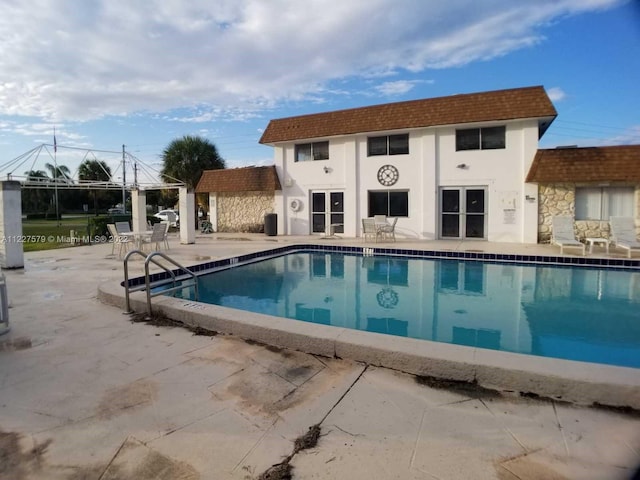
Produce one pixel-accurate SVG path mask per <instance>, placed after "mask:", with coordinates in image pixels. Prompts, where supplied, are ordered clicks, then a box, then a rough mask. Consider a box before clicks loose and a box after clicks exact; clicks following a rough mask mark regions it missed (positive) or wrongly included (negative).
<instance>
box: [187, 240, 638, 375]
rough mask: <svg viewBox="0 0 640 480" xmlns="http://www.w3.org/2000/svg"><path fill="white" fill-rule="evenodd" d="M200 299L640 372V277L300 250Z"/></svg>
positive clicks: (205, 288)
mask: <svg viewBox="0 0 640 480" xmlns="http://www.w3.org/2000/svg"><path fill="white" fill-rule="evenodd" d="M198 289H199V296H200V298H199V300H200V301H202V302H206V303H212V304H216V305H222V306H226V307H231V308H236V309H241V310H248V311H252V312H258V313H263V314H268V315H274V316H278V317H285V318H291V319H296V320H301V321H305V322H313V323H319V324H324V325H332V326H337V327H345V328H351V329H358V330H366V331H369V332H376V333H381V334H387V335H399V336H404V337H411V338H418V339H424V340H432V341H437V342H446V343H452V344H459V345H467V346H472V347H480V348H489V349H494V350H502V351H508V352H517V353H524V354H531V355H540V356H545V357H556V358H564V359H570V360H579V361H587V362H595V363H604V364H613V365H620V366H627V367H635V368H640V272H638V271H633V270H626V271H624V270H614V269H596V268H586V267H578V268H571V267H558V266H546V265H544V266H543V265H535V266H534V265H517V264H505V263H486V262H481V261H463V260H449V259H441V260H439V259H436V260H432V259H416V258H411V259H408V258H402V257H395V256H393V257H391V256H390V257H384V256H359V255H350V254H343V253H334V252H332V253H325V252H295V253H290V254H287V255H283V256H279V257H276V258H271V259H268V260H262V261H258V262H255V263H250V264H245V265H241V266H237V267H234V268H229V269H226V270H222V271H219V272H216V273H212V274H207V275H203V276H202V277H200V278H199V285H198Z"/></svg>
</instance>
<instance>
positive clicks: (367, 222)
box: [362, 218, 382, 242]
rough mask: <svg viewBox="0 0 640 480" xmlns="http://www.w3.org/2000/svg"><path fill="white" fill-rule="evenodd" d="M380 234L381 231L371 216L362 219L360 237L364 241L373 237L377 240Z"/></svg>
mask: <svg viewBox="0 0 640 480" xmlns="http://www.w3.org/2000/svg"><path fill="white" fill-rule="evenodd" d="M381 236H382V232H380V230H378V228H377V226H376V222H375V220H374V219H373V218H363V219H362V238H363V239H364V241H365V242H366V241H367V239H368V238H370V237H373V238H374V239H375V241H376V242H377V241H378V237H381Z"/></svg>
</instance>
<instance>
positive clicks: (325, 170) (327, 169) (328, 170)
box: [323, 167, 331, 173]
mask: <svg viewBox="0 0 640 480" xmlns="http://www.w3.org/2000/svg"><path fill="white" fill-rule="evenodd" d="M323 170H324V173H329V172H330V171H331V169H330V168H329V167H323Z"/></svg>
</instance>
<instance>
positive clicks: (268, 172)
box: [196, 165, 282, 193]
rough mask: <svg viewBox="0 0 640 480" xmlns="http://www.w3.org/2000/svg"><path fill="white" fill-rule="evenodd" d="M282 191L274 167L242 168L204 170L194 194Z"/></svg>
mask: <svg viewBox="0 0 640 480" xmlns="http://www.w3.org/2000/svg"><path fill="white" fill-rule="evenodd" d="M275 190H282V187H281V186H280V180H279V179H278V174H277V172H276V167H275V166H273V165H271V166H268V167H243V168H228V169H220V170H205V171H204V172H202V176H201V177H200V181H199V182H198V185H197V186H196V192H198V193H209V192H273V191H275Z"/></svg>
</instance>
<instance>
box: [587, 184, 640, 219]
mask: <svg viewBox="0 0 640 480" xmlns="http://www.w3.org/2000/svg"><path fill="white" fill-rule="evenodd" d="M633 216H634V214H633V187H576V220H605V221H609V218H610V217H633Z"/></svg>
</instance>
